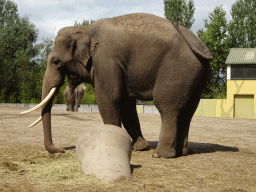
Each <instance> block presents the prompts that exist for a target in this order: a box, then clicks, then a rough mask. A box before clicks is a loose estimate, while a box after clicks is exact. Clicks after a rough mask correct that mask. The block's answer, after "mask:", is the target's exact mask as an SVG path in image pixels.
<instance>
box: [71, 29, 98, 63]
mask: <svg viewBox="0 0 256 192" xmlns="http://www.w3.org/2000/svg"><path fill="white" fill-rule="evenodd" d="M73 39H74V44H73V56H74V58H75V59H76V60H78V61H79V62H80V63H81V64H82V65H83V66H85V67H86V66H87V62H88V60H89V59H90V57H91V54H92V52H93V51H94V49H95V47H96V45H97V44H98V43H99V41H98V40H97V39H94V38H90V37H88V36H87V35H85V34H83V33H76V34H74V35H73Z"/></svg>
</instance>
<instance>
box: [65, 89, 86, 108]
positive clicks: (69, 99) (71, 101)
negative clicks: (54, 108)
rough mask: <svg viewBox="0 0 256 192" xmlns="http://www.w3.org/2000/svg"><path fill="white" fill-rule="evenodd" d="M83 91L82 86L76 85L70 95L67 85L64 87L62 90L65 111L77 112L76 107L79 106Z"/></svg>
mask: <svg viewBox="0 0 256 192" xmlns="http://www.w3.org/2000/svg"><path fill="white" fill-rule="evenodd" d="M84 91H85V89H84V88H83V87H82V86H80V85H78V86H77V87H76V88H75V90H74V93H73V94H72V95H71V94H70V90H69V87H68V86H67V87H66V89H65V91H64V97H65V99H66V103H67V109H66V110H67V111H75V112H78V108H79V107H80V105H79V103H80V101H81V99H82V98H83V96H84Z"/></svg>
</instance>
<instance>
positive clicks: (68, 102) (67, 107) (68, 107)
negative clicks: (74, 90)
mask: <svg viewBox="0 0 256 192" xmlns="http://www.w3.org/2000/svg"><path fill="white" fill-rule="evenodd" d="M69 110H70V109H69V102H67V109H66V111H69Z"/></svg>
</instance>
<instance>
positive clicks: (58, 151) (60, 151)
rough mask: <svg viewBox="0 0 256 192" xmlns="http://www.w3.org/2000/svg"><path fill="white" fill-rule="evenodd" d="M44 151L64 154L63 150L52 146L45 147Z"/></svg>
mask: <svg viewBox="0 0 256 192" xmlns="http://www.w3.org/2000/svg"><path fill="white" fill-rule="evenodd" d="M45 149H46V150H47V151H48V152H49V153H65V150H64V149H60V148H58V147H55V146H54V145H46V146H45Z"/></svg>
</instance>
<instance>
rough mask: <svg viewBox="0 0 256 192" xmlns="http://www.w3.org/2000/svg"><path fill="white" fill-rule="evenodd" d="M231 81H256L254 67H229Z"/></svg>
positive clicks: (255, 67)
mask: <svg viewBox="0 0 256 192" xmlns="http://www.w3.org/2000/svg"><path fill="white" fill-rule="evenodd" d="M231 79H256V65H231Z"/></svg>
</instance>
